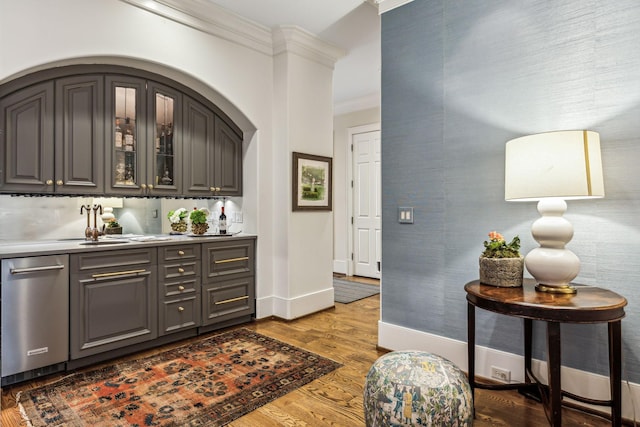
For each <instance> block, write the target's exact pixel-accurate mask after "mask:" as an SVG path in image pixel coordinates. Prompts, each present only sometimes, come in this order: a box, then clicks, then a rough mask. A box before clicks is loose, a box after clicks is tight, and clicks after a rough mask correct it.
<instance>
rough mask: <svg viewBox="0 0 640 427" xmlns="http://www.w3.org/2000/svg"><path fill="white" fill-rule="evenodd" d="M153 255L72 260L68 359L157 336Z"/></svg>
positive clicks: (108, 254) (90, 255)
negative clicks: (69, 355) (69, 356)
mask: <svg viewBox="0 0 640 427" xmlns="http://www.w3.org/2000/svg"><path fill="white" fill-rule="evenodd" d="M156 260H157V249H156V248H140V249H126V250H111V251H100V250H98V251H89V252H85V253H80V254H74V255H71V259H70V267H71V277H70V279H71V280H70V297H69V298H70V347H71V349H70V353H71V359H72V360H73V359H80V358H83V357H87V356H92V355H96V354H99V353H103V352H107V351H110V350H115V349H118V348H122V347H126V346H130V345H133V344H139V343H142V342H146V341H150V340H153V339H155V338H156V337H157V336H158V321H157V317H158V316H157V310H158V302H157V301H158V298H157V277H156V269H157V265H156V264H157V262H156Z"/></svg>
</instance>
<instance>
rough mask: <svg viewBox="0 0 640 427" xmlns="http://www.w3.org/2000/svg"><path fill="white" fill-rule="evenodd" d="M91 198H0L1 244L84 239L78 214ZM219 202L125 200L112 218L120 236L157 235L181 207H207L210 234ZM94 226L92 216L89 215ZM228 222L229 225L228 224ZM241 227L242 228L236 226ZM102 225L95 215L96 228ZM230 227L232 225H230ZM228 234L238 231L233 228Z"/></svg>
mask: <svg viewBox="0 0 640 427" xmlns="http://www.w3.org/2000/svg"><path fill="white" fill-rule="evenodd" d="M92 201H93V199H92V198H91V197H25V196H8V195H0V241H3V240H4V241H6V240H9V241H10V240H42V239H65V238H73V237H83V236H84V230H85V228H86V226H87V217H86V214H82V215H81V214H80V207H81V206H82V205H83V204H91V203H92ZM221 206H222V201H221V200H212V199H202V200H191V199H136V198H125V199H124V202H123V207H122V208H116V209H114V212H113V213H114V215H115V217H116V219H117V220H118V222H119V223H120V225H122V228H123V233H126V234H129V233H132V234H160V233H168V232H169V230H170V227H169V220H168V219H167V212H168V211H169V210H172V209H177V208H180V207H184V208H185V209H188V210H191V209H193V208H194V207H198V208H201V207H207V208H208V209H209V210H210V211H211V215H210V216H209V223H210V226H211V228H210V230H209V231H210V232H212V231H214V230H215V229H216V225H217V218H218V215H219V214H220V207H221ZM237 207H238V204H237V203H236V202H234V201H230V200H228V201H226V203H225V213H226V214H227V217H228V218H229V219H231V218H233V217H232V216H231V215H232V214H233V213H234V212H236V211H238V210H239V209H238V208H237ZM90 221H91V226H93V213H91V215H90ZM229 222H231V221H229ZM238 225H239V226H241V225H242V224H238ZM101 226H102V221H101V220H100V216H99V215H98V227H101ZM232 227H233V225H232ZM230 230H231V231H239V228H238V227H237V226H236V227H233V228H231V229H230Z"/></svg>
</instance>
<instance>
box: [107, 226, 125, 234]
mask: <svg viewBox="0 0 640 427" xmlns="http://www.w3.org/2000/svg"><path fill="white" fill-rule="evenodd" d="M104 234H122V227H106V228H105V229H104Z"/></svg>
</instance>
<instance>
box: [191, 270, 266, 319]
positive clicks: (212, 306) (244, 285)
mask: <svg viewBox="0 0 640 427" xmlns="http://www.w3.org/2000/svg"><path fill="white" fill-rule="evenodd" d="M202 313H203V316H202V317H203V319H202V325H203V326H206V325H211V324H214V323H217V322H221V321H224V320H227V319H233V318H235V317H239V316H243V315H250V314H254V313H255V292H254V280H253V277H245V278H240V279H235V280H228V281H224V282H220V283H219V284H208V285H204V286H203V287H202Z"/></svg>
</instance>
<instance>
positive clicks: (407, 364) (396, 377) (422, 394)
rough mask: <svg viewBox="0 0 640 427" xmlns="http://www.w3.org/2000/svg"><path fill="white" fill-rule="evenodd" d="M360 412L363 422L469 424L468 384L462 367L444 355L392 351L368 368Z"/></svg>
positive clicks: (471, 399) (471, 409) (470, 414)
mask: <svg viewBox="0 0 640 427" xmlns="http://www.w3.org/2000/svg"><path fill="white" fill-rule="evenodd" d="M364 418H365V422H366V425H367V426H368V427H374V426H376V427H382V426H385V427H386V426H396V425H402V426H409V425H411V426H413V425H421V426H471V425H472V424H473V398H472V397H471V387H470V386H469V381H468V380H467V377H466V375H465V374H464V372H462V371H461V370H460V369H459V368H458V367H457V366H456V365H454V364H453V363H452V362H450V361H448V360H447V359H445V358H443V357H440V356H438V355H435V354H431V353H427V352H423V351H394V352H391V353H388V354H385V355H384V356H382V357H380V358H379V359H378V360H376V362H375V363H374V364H373V366H372V367H371V369H369V373H368V374H367V379H366V383H365V386H364Z"/></svg>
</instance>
